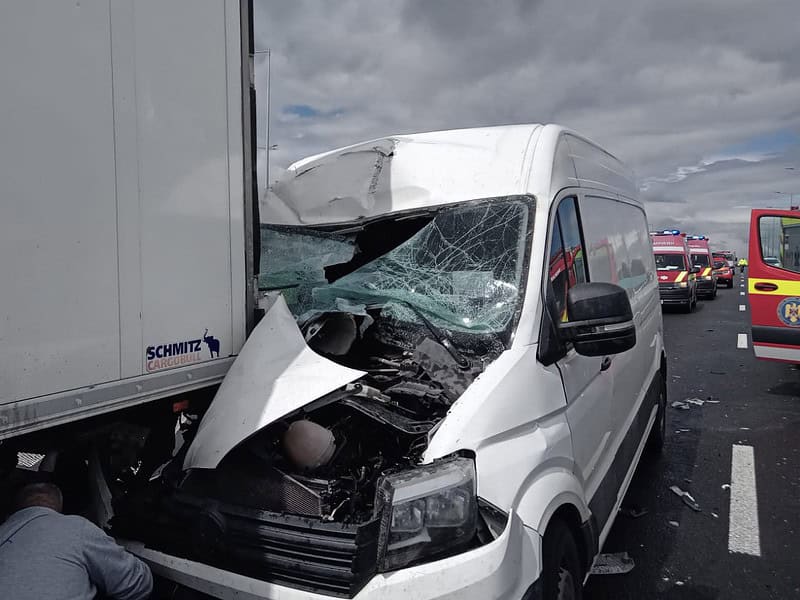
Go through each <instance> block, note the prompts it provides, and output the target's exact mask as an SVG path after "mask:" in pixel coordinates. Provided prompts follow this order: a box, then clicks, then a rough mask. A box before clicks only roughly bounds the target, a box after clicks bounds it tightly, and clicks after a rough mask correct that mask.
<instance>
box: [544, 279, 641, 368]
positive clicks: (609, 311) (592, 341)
mask: <svg viewBox="0 0 800 600" xmlns="http://www.w3.org/2000/svg"><path fill="white" fill-rule="evenodd" d="M567 315H568V316H569V321H567V322H565V323H559V325H558V330H559V333H560V335H561V336H562V338H563V339H565V340H566V341H569V342H572V344H573V346H574V347H575V351H576V352H577V353H578V354H582V355H583V356H605V355H608V354H619V353H620V352H625V351H626V350H630V349H631V348H633V347H634V346H635V345H636V327H635V326H634V323H633V312H632V310H631V302H630V300H629V299H628V293H627V292H626V291H625V290H624V289H623V288H621V287H620V286H618V285H614V284H613V283H603V282H593V283H579V284H577V285H575V286H573V287H572V288H570V290H569V292H568V293H567Z"/></svg>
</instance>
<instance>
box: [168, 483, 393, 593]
mask: <svg viewBox="0 0 800 600" xmlns="http://www.w3.org/2000/svg"><path fill="white" fill-rule="evenodd" d="M173 502H174V508H175V509H176V510H175V512H174V514H175V515H176V516H179V518H181V519H185V520H186V521H187V523H186V525H188V526H189V527H191V526H192V525H191V524H192V522H193V521H197V519H196V516H197V515H198V514H199V513H200V512H202V509H201V508H200V506H199V505H198V500H197V498H196V497H187V496H182V495H180V494H178V495H176V496H175V497H173ZM207 508H208V509H209V510H212V511H213V512H214V513H215V514H217V515H219V517H220V522H222V523H224V524H223V525H222V526H221V527H222V531H221V532H219V534H218V538H214V537H213V536H211V539H218V540H219V545H218V547H217V548H215V549H209V551H208V552H204V551H203V549H200V548H197V547H196V545H195V547H191V545H188V546H187V547H186V552H185V553H186V554H190V555H192V557H193V558H194V559H195V560H199V561H201V562H205V563H207V564H211V565H213V566H218V567H220V568H225V569H229V570H231V571H234V572H237V573H241V574H243V575H248V576H251V577H255V578H258V579H262V580H265V581H270V582H273V583H277V584H281V585H287V586H290V587H295V588H302V589H307V590H311V591H316V592H322V593H328V594H333V595H336V596H343V597H352V596H354V595H355V594H356V593H357V592H358V590H360V589H361V588H362V587H363V586H364V584H365V583H366V582H367V581H368V580H369V579H370V578H371V577H372V575H373V574H374V573H375V569H376V562H377V545H378V529H379V522H378V520H377V519H374V520H372V521H369V522H367V523H360V524H345V523H336V522H323V521H319V520H315V519H311V518H307V517H300V516H295V515H286V514H279V513H273V512H269V511H263V510H259V509H253V508H249V507H243V506H240V505H238V506H236V505H230V504H223V503H219V502H213V503H211V504H209V505H207ZM200 522H202V521H200ZM172 550H173V551H174V547H173V548H172Z"/></svg>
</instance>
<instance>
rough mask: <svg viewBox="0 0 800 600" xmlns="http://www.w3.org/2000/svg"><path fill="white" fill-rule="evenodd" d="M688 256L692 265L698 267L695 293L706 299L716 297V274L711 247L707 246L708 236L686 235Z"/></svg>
mask: <svg viewBox="0 0 800 600" xmlns="http://www.w3.org/2000/svg"><path fill="white" fill-rule="evenodd" d="M686 239H687V242H688V245H689V257H690V259H691V264H692V267H694V268H699V269H700V272H699V273H697V275H696V277H697V295H698V296H701V297H703V298H705V299H706V300H713V299H714V298H716V297H717V274H716V273H715V272H714V262H713V257H712V256H711V249H710V248H709V246H708V237H706V236H704V235H690V236H687V238H686Z"/></svg>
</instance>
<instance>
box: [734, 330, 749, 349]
mask: <svg viewBox="0 0 800 600" xmlns="http://www.w3.org/2000/svg"><path fill="white" fill-rule="evenodd" d="M736 347H737V348H743V349H745V350H746V349H747V334H746V333H740V334H739V335H738V336H737V338H736Z"/></svg>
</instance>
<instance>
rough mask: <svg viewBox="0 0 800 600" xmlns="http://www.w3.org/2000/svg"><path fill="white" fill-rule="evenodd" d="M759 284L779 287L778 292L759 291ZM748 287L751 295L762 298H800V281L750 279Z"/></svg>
mask: <svg viewBox="0 0 800 600" xmlns="http://www.w3.org/2000/svg"><path fill="white" fill-rule="evenodd" d="M757 283H772V284H774V285H777V286H778V289H777V290H773V291H771V292H769V291H763V290H757V289H756V284H757ZM747 287H748V289H749V290H750V293H751V294H760V295H762V296H800V281H792V280H790V279H752V278H750V279H749V280H748V283H747Z"/></svg>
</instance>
